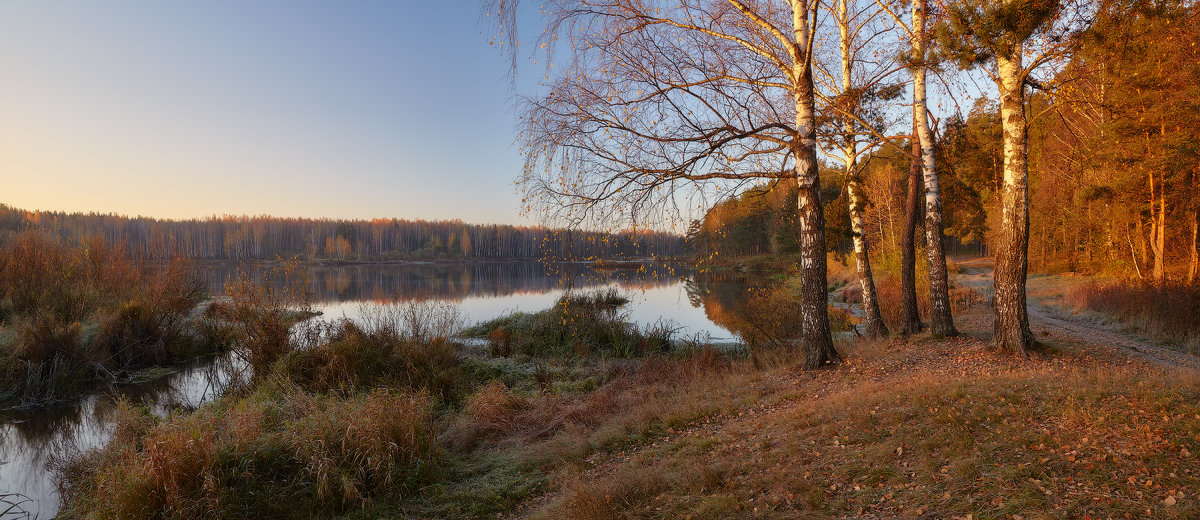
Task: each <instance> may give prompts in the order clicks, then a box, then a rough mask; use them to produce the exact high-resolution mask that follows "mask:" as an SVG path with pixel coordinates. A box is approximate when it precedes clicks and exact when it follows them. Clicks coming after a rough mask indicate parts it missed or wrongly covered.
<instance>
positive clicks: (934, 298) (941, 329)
mask: <svg viewBox="0 0 1200 520" xmlns="http://www.w3.org/2000/svg"><path fill="white" fill-rule="evenodd" d="M927 4H928V0H914V1H913V3H912V58H913V62H914V64H915V65H914V68H913V117H914V118H915V119H914V120H915V122H916V124H915V127H916V128H915V129H916V138H917V141H918V142H919V143H920V145H921V161H920V162H921V172H922V175H923V180H924V181H925V261H926V263H927V266H928V270H929V332H931V333H933V334H934V335H935V336H955V335H957V334H958V331H957V330H956V329H955V328H954V318H953V316H951V313H950V280H949V276H948V274H947V272H946V250H945V244H944V242H945V237H944V236H943V235H942V195H941V190H940V189H939V188H938V177H937V170H936V168H935V164H934V153H933V132H931V131H930V128H929V107H928V104H927V103H926V86H925V74H926V70H927V67H926V65H925V58H926V54H927V51H926V46H927V43H928V41H929V35H928V31H927V30H926V26H925V25H926V24H925V14H926V5H927Z"/></svg>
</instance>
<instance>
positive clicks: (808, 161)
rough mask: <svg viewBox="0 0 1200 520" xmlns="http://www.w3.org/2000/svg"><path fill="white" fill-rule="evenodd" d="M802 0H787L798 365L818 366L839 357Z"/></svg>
mask: <svg viewBox="0 0 1200 520" xmlns="http://www.w3.org/2000/svg"><path fill="white" fill-rule="evenodd" d="M809 7H810V6H809V1H808V0H794V1H793V2H792V30H793V35H794V38H795V39H794V44H793V45H794V48H793V49H791V50H792V54H793V56H794V57H795V58H794V60H795V61H794V63H793V68H792V81H793V82H794V84H793V89H792V90H793V92H792V95H793V97H794V99H795V103H796V136H795V138H794V141H793V143H792V153H793V155H794V156H795V160H796V180H797V184H798V185H799V188H800V190H799V195H798V196H797V203H798V204H797V206H798V212H799V220H800V271H801V274H800V292H801V298H802V300H801V302H800V319H801V324H802V326H803V331H802V332H801V339H800V341H801V345H802V347H803V349H804V352H805V361H804V366H805V367H806V368H820V367H822V366H826V365H829V364H832V363H836V362H838V361H839V360H840V357H839V356H838V353H837V351H836V350H834V349H833V336H832V334H831V333H830V330H829V293H828V292H827V290H828V288H827V282H828V273H827V272H826V264H825V215H824V214H823V211H822V208H821V180H820V176H819V172H818V170H817V127H816V95H815V90H814V88H813V77H812V63H811V60H810V59H809V57H808V39H809V36H810V32H809V31H811V28H810V27H809V21H808V13H809Z"/></svg>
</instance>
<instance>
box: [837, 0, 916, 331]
mask: <svg viewBox="0 0 1200 520" xmlns="http://www.w3.org/2000/svg"><path fill="white" fill-rule="evenodd" d="M863 4H864V5H859V3H857V2H852V1H850V0H836V2H835V3H834V4H833V5H832V6H830V14H831V19H832V23H833V24H834V25H835V26H836V27H837V29H838V37H839V46H838V51H839V52H838V54H839V56H838V58H837V60H836V62H837V63H838V64H839V65H840V69H839V70H837V71H836V73H835V72H833V71H826V70H824V68H822V72H823V73H824V76H826V78H827V79H826V81H827V82H828V83H830V90H832V91H834V92H835V93H836V95H835V96H833V99H832V103H834V104H836V105H837V106H839V107H840V111H841V112H844V113H846V114H855V116H856V117H848V116H845V115H843V116H841V117H835V118H834V119H835V120H834V121H833V122H832V123H833V125H832V126H833V128H832V129H831V131H830V132H829V134H830V139H829V141H830V144H831V145H832V146H831V148H832V149H833V151H834V155H835V156H836V157H837V158H838V159H839V160H841V162H842V166H843V168H844V171H845V177H846V196H847V199H848V203H849V213H850V226H851V230H852V231H853V237H852V239H853V243H854V260H855V266H856V269H857V274H858V281H859V285H860V287H861V290H862V307H863V312H864V314H865V319H864V321H865V325H866V329H867V330H866V335H867V336H869V337H881V336H886V335H887V334H888V329H887V325H886V324H884V322H883V318H882V316H881V314H880V311H879V298H878V295H877V293H876V290H875V279H874V275H873V273H872V269H871V257H870V245H869V243H868V241H867V235H866V226H865V225H864V221H863V212H864V211H865V209H866V204H867V198H866V190H865V188H864V186H863V179H862V174H863V171H862V167H863V164H861V163H860V161H859V159H860V157H862V156H863V155H865V154H869V153H870V152H871V150H872V149H875V148H876V145H878V144H881V141H880V140H879V139H878V138H874V136H881V133H880V131H879V130H878V128H882V127H884V126H886V122H885V121H883V118H882V113H881V112H880V111H879V108H880V107H878V106H872V105H878V104H879V103H881V102H886V101H890V100H891V99H893V98H894V97H895V96H896V95H897V94H898V93H899V89H898V88H896V87H897V86H896V85H890V84H888V83H887V80H888V79H889V78H890V77H891V75H892V74H891V73H892V72H894V70H892V66H893V65H894V64H892V63H890V62H886V61H885V62H879V61H873V60H867V59H864V58H863V57H861V56H860V54H863V53H868V54H872V55H874V54H877V53H878V51H879V50H880V49H879V45H878V44H877V43H876V42H875V41H874V40H876V39H877V38H879V37H880V36H881V35H883V34H884V33H885V32H886V30H885V29H884V28H882V27H879V25H878V24H877V23H876V19H877V18H878V17H880V16H881V13H880V12H879V10H878V9H877V8H875V5H874V4H873V3H870V2H865V3H863ZM868 63H869V65H868ZM856 72H857V73H858V74H857V75H856ZM839 76H840V77H839ZM868 126H870V127H871V128H870V129H868ZM860 145H864V146H860Z"/></svg>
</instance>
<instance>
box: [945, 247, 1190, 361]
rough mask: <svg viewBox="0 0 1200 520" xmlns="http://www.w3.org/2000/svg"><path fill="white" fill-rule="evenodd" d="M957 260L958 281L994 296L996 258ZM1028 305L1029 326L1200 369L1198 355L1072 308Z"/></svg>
mask: <svg viewBox="0 0 1200 520" xmlns="http://www.w3.org/2000/svg"><path fill="white" fill-rule="evenodd" d="M957 263H958V266H959V267H961V268H962V270H963V272H962V273H961V274H959V275H956V276H955V281H957V282H958V283H961V284H963V285H965V286H967V287H970V288H972V289H975V290H976V291H979V292H980V293H982V294H984V295H986V296H987V297H988V298H989V299H990V298H991V296H992V293H993V288H992V287H993V285H992V267H993V264H992V260H991V259H990V258H973V259H970V260H964V261H959V262H957ZM1027 305H1028V309H1029V325H1030V328H1032V329H1034V330H1035V331H1037V330H1046V331H1051V332H1053V333H1054V334H1056V335H1061V336H1064V337H1067V338H1070V339H1071V340H1072V341H1076V342H1079V343H1083V344H1090V345H1096V346H1107V347H1110V348H1115V349H1120V350H1123V351H1126V352H1127V353H1128V354H1129V355H1130V356H1131V357H1134V358H1136V359H1141V360H1144V361H1148V362H1150V363H1153V364H1155V365H1159V366H1162V367H1168V368H1183V369H1191V370H1200V358H1197V357H1196V356H1192V355H1189V354H1185V353H1182V352H1178V351H1175V350H1171V349H1167V348H1163V347H1160V346H1157V345H1154V344H1152V343H1149V342H1147V341H1145V340H1143V339H1140V338H1137V337H1134V336H1132V335H1130V334H1128V333H1126V332H1123V331H1120V330H1117V329H1115V328H1113V327H1110V326H1107V325H1104V324H1100V323H1095V322H1092V321H1090V320H1088V319H1086V318H1083V317H1071V316H1065V314H1066V313H1067V312H1068V311H1063V310H1059V309H1054V308H1050V307H1047V306H1046V305H1043V304H1042V303H1041V302H1039V301H1038V300H1037V298H1027Z"/></svg>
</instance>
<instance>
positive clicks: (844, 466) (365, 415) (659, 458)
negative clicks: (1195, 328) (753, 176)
mask: <svg viewBox="0 0 1200 520" xmlns="http://www.w3.org/2000/svg"><path fill="white" fill-rule="evenodd" d="M965 271H966V272H965V274H963V275H960V276H959V279H960V281H961V282H962V283H963V284H964V285H970V284H972V283H978V284H980V285H981V286H983V285H984V284H986V283H987V282H989V281H990V278H989V277H988V276H987V275H986V274H985V273H982V272H980V273H976V272H975V270H974V266H971V265H968V266H967V268H966V269H965ZM1033 305H1034V307H1033V308H1032V311H1031V317H1032V319H1033V325H1034V331H1035V333H1036V334H1037V335H1038V337H1039V340H1040V341H1041V342H1042V343H1044V344H1045V345H1047V347H1048V348H1047V349H1046V350H1045V352H1044V353H1041V354H1038V355H1036V356H1035V357H1033V358H1030V359H1022V358H1015V357H1012V356H1010V355H1008V354H1000V353H996V352H993V351H991V350H990V349H989V348H988V346H987V341H988V337H989V335H990V324H991V314H990V309H988V308H987V307H986V306H985V305H975V306H971V307H968V308H966V309H963V310H961V311H960V312H959V313H958V314H957V322H958V323H957V325H958V327H959V329H960V330H962V331H963V332H964V336H962V337H959V338H950V339H934V338H930V337H927V336H914V337H910V338H907V339H903V340H902V339H892V340H884V341H875V342H871V341H865V340H844V341H841V342H839V344H838V349H839V351H840V352H841V353H842V354H843V356H844V357H845V359H846V362H845V363H844V364H843V365H841V366H839V367H836V368H834V369H831V370H821V371H816V372H804V371H800V370H797V368H796V367H797V366H799V364H800V363H801V361H802V360H801V359H799V357H798V354H796V353H794V352H791V351H788V350H786V349H784V350H781V349H761V350H758V351H756V352H755V353H754V354H753V355H751V356H749V357H746V358H742V357H730V356H728V355H724V354H722V353H720V352H718V351H716V350H713V349H705V348H699V349H692V350H686V351H672V352H670V353H667V354H658V355H652V356H649V357H643V358H634V359H618V358H612V357H606V356H601V357H597V356H587V355H574V353H573V352H572V353H565V352H564V354H567V355H566V356H563V355H558V356H528V355H521V354H520V353H514V354H513V357H505V356H503V355H488V354H486V353H483V352H478V351H475V353H473V354H468V353H466V352H465V351H463V350H462V349H461V348H460V349H458V352H459V353H458V354H456V355H455V356H454V358H453V360H452V361H451V360H449V359H448V358H446V356H445V354H437V352H444V347H435V345H438V344H439V343H438V342H436V341H434V342H424V343H417V344H406V343H404V342H400V343H397V344H395V345H393V347H389V348H379V345H380V344H386V343H388V342H389V341H392V340H390V339H388V338H389V337H391V336H390V334H389V333H382V335H380V334H381V329H378V328H376V329H370V328H369V327H368V328H367V329H360V330H359V332H356V333H347V337H348V338H350V337H351V336H353V337H352V338H350V339H346V340H344V341H341V342H335V343H336V344H330V345H329V346H325V347H321V348H318V349H317V351H318V352H320V354H317V355H314V356H311V357H308V358H306V359H307V360H306V361H300V360H299V358H290V357H288V356H285V357H284V358H281V359H291V361H289V362H287V363H284V364H282V365H279V368H276V369H275V370H274V371H272V373H273V374H274V376H272V377H270V378H267V379H265V380H264V382H263V383H262V384H261V385H259V386H258V387H257V388H255V389H253V390H251V391H249V393H240V394H235V395H231V396H229V397H227V398H224V399H221V400H219V401H218V402H216V403H213V404H210V405H206V406H205V407H202V408H201V409H200V410H198V411H197V412H194V413H189V414H183V415H178V416H173V417H170V418H168V419H149V418H147V417H146V415H145V414H143V413H140V412H137V411H136V410H131V411H129V413H128V415H127V417H128V418H127V419H124V421H125V422H124V423H123V424H124V425H125V426H123V427H122V428H124V429H122V430H121V431H124V432H126V435H129V437H127V439H126V442H119V443H113V446H114V447H113V448H110V449H109V450H106V451H105V452H104V453H102V454H101V455H98V456H96V457H98V458H91V459H87V460H84V461H77V462H76V464H75V465H74V466H73V468H74V469H73V470H70V469H69V470H68V473H67V474H68V475H74V476H73V477H72V478H73V479H75V480H74V482H76V484H75V486H77V487H75V488H74V490H75V491H74V493H75V494H74V495H72V496H74V497H76V499H75V500H73V501H72V502H71V503H70V504H69V508H68V510H67V511H66V512H65V514H64V517H67V518H72V517H83V516H88V515H91V514H96V513H98V512H103V511H109V512H112V513H114V514H130V515H133V516H139V515H140V516H146V515H162V516H166V517H180V516H186V515H187V514H191V513H195V512H209V513H212V514H236V515H252V514H255V515H268V516H272V517H283V518H312V517H326V516H339V517H345V518H376V517H476V518H480V517H496V516H497V515H501V516H508V517H526V516H529V517H537V518H561V517H570V518H612V517H621V516H634V517H651V518H654V517H657V518H677V517H684V516H692V517H698V518H726V517H731V516H738V517H752V518H755V517H761V518H775V517H794V516H797V515H800V516H816V517H848V516H849V517H854V516H857V517H862V516H870V517H922V516H930V517H939V518H951V517H960V518H963V517H966V516H967V515H972V517H973V518H1009V517H1012V515H1021V516H1023V517H1025V518H1039V517H1041V515H1048V516H1049V517H1057V516H1068V517H1083V516H1085V515H1090V516H1093V517H1105V516H1113V517H1124V516H1127V515H1128V516H1133V517H1161V518H1187V517H1190V516H1194V515H1196V514H1200V508H1198V506H1197V502H1196V500H1195V497H1192V496H1191V491H1190V490H1192V489H1196V488H1197V486H1200V461H1198V459H1197V457H1196V455H1195V454H1196V453H1200V437H1197V435H1200V407H1198V406H1197V405H1196V402H1197V397H1198V396H1200V375H1198V372H1197V367H1198V366H1200V365H1198V364H1197V362H1196V358H1194V357H1190V356H1185V355H1182V354H1177V353H1174V352H1170V351H1165V350H1162V349H1159V348H1157V347H1155V346H1154V345H1149V344H1146V343H1144V342H1140V341H1138V340H1137V339H1136V338H1128V337H1125V336H1122V335H1121V332H1120V331H1112V330H1108V329H1103V328H1098V326H1097V325H1095V324H1091V323H1089V322H1087V321H1061V319H1060V318H1051V317H1049V316H1048V314H1047V313H1046V312H1044V311H1043V310H1042V309H1044V307H1042V306H1041V305H1042V303H1041V302H1040V301H1039V300H1037V299H1036V298H1035V299H1034V300H1033ZM1055 320H1059V321H1055ZM494 325H501V326H502V325H503V324H501V323H497V324H494ZM372 330H373V331H372ZM490 330H492V331H494V330H496V328H495V327H492V328H491V329H490ZM401 336H403V334H401ZM373 337H374V338H376V339H374V340H371V339H370V338H373ZM502 339H503V338H499V337H497V338H493V341H500V340H502ZM405 344H406V345H408V346H405V347H403V348H401V347H399V345H405ZM370 345H375V347H370ZM422 345H425V346H422ZM367 347H370V348H367ZM431 348H432V349H434V350H429V349H431ZM438 349H442V350H438ZM368 354H369V355H368ZM497 354H503V353H502V352H499V353H497ZM413 356H415V357H413ZM415 360H424V361H415ZM438 360H440V361H438ZM380 366H387V367H390V368H389V369H388V370H384V371H380V370H378V367H380ZM285 367H286V370H285ZM406 367H408V368H406ZM414 367H424V368H421V369H420V370H419V372H420V373H425V374H442V375H443V376H439V377H438V378H434V379H432V380H426V381H425V382H421V381H416V380H413V379H406V378H405V377H403V376H397V377H398V379H396V378H393V379H387V378H384V379H379V376H377V375H376V376H372V375H370V374H405V373H414V374H415V373H417V372H407V371H408V370H414V369H415V368H414ZM430 367H432V369H431V368H430ZM438 367H441V368H438ZM333 382H343V383H338V384H332V383H333ZM395 436H398V437H395ZM401 441H403V442H401ZM184 446H191V447H193V448H189V449H183V448H182V447H184ZM197 446H199V447H200V448H198V449H197V448H194V447H197ZM388 446H393V447H388ZM363 460H367V461H370V463H369V464H365V465H364V464H360V463H358V462H356V461H363ZM89 461H90V462H89ZM81 468H82V469H81ZM177 468H189V469H188V473H186V475H187V478H184V475H185V474H184V473H178V471H179V470H178V469H177ZM131 470H136V471H131ZM71 471H74V473H71ZM251 482H253V483H254V484H250V483H251ZM100 483H107V484H105V485H103V486H100ZM168 483H169V485H168ZM102 489H103V490H108V491H105V493H107V494H98V492H99V490H102ZM112 493H117V494H115V495H114V494H112ZM79 497H84V498H82V499H81V498H79ZM255 497H272V500H270V501H269V502H268V501H256V500H261V499H256V498H255ZM130 508H132V509H130Z"/></svg>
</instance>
